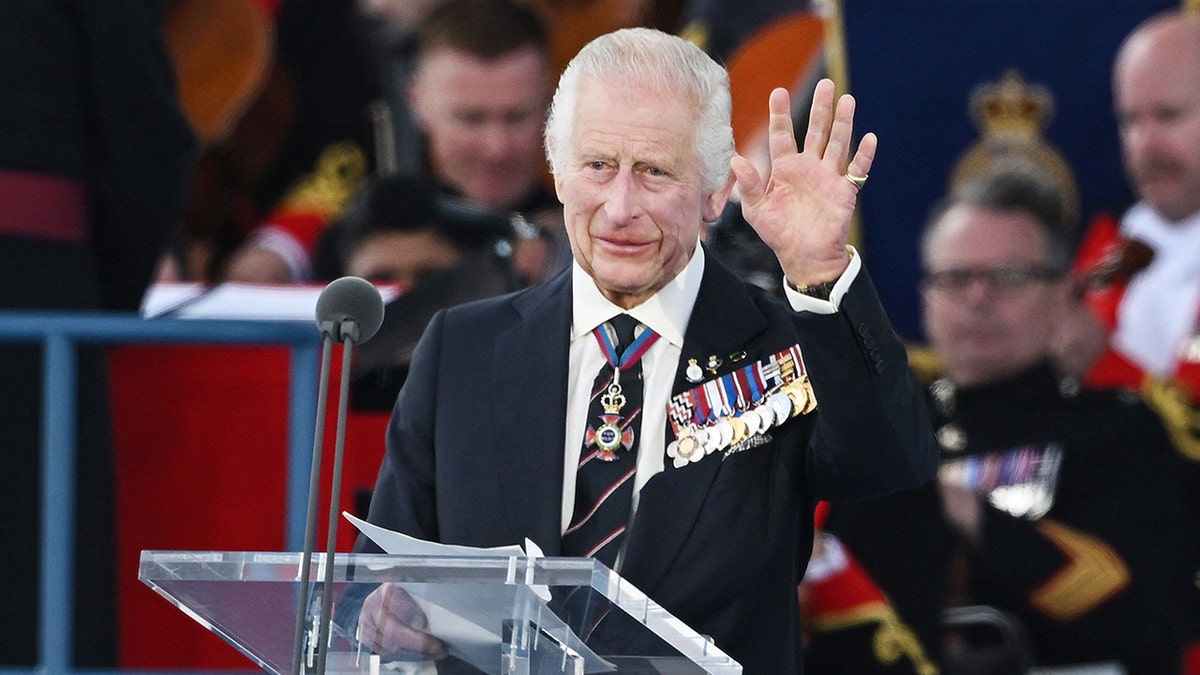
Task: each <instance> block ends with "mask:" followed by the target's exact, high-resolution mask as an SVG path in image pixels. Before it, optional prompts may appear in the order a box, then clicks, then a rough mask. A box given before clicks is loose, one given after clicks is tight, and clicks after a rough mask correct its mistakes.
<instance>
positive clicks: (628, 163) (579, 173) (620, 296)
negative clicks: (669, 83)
mask: <svg viewBox="0 0 1200 675" xmlns="http://www.w3.org/2000/svg"><path fill="white" fill-rule="evenodd" d="M574 114H575V126H574V130H573V132H572V136H571V139H570V147H569V148H568V159H567V163H566V166H565V168H564V169H563V171H562V172H561V173H560V174H558V175H556V176H555V188H556V190H557V192H558V198H559V200H561V201H562V203H563V205H564V207H565V209H564V211H565V217H566V225H567V235H568V237H569V238H570V240H571V251H572V252H573V254H574V256H575V259H576V260H577V261H578V262H579V265H580V266H581V267H582V268H583V269H584V270H585V271H587V273H588V274H590V275H591V277H592V278H593V279H594V280H595V282H596V286H597V287H598V288H599V289H600V291H601V292H602V293H604V295H605V297H607V298H608V299H609V300H611V301H612V302H614V303H615V304H617V305H620V306H622V307H626V308H628V307H633V306H635V305H637V304H639V303H641V302H643V301H645V300H646V299H648V298H649V297H650V296H651V295H653V294H654V293H656V292H657V291H658V290H659V289H661V288H662V287H663V286H665V285H666V284H667V282H668V281H670V280H671V279H672V278H674V277H675V276H676V275H677V274H678V273H679V272H681V271H682V270H683V268H684V267H685V266H686V265H687V262H688V260H690V259H691V256H692V253H693V252H694V251H695V248H696V244H697V242H698V241H699V236H700V228H701V227H702V226H703V224H704V222H705V221H712V220H715V219H716V217H717V216H718V215H719V214H720V212H721V208H722V207H723V206H724V205H725V199H726V198H727V197H728V193H729V190H728V188H724V189H721V190H717V191H716V192H706V191H705V190H704V188H703V184H702V180H701V175H700V160H699V158H698V157H697V156H696V151H695V147H694V143H693V133H694V129H695V124H696V121H695V117H696V116H695V111H694V110H693V109H692V106H690V105H689V104H688V103H687V102H686V101H684V100H682V99H681V98H680V97H678V96H672V95H669V94H668V95H664V94H663V93H662V92H658V91H655V90H654V89H653V88H650V87H648V86H645V85H640V84H637V83H615V84H614V83H607V82H597V81H593V82H585V83H583V84H581V88H580V91H579V99H578V102H577V104H576V107H575V111H574Z"/></svg>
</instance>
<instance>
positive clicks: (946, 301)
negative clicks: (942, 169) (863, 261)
mask: <svg viewBox="0 0 1200 675" xmlns="http://www.w3.org/2000/svg"><path fill="white" fill-rule="evenodd" d="M1062 220H1063V219H1062V216H1061V209H1060V207H1059V202H1058V199H1057V196H1056V194H1055V192H1054V189H1053V187H1050V186H1047V185H1043V184H1042V183H1041V182H1039V181H1038V180H1037V179H1035V178H1034V177H1032V176H1031V175H1029V174H1019V173H1011V172H1009V173H996V174H992V175H987V176H984V177H981V178H979V179H976V180H975V181H973V182H971V183H968V184H966V185H964V186H963V187H962V188H961V189H960V190H958V191H956V192H955V193H954V194H953V195H952V196H951V197H950V198H949V199H948V200H947V201H946V202H945V203H944V204H942V205H941V206H940V207H939V208H938V209H937V210H936V211H935V214H934V216H933V218H932V220H931V221H930V224H929V226H928V228H927V230H926V232H925V233H924V236H923V239H922V250H921V254H922V261H923V264H924V269H925V278H924V280H923V282H922V288H921V291H922V298H923V303H924V316H923V319H924V325H925V330H926V333H927V335H928V337H929V340H930V343H931V345H932V347H933V348H934V350H935V351H936V353H937V356H938V357H939V359H940V362H941V365H942V377H941V378H940V379H938V380H936V381H935V382H934V383H933V384H932V386H931V387H930V395H929V401H930V412H931V415H932V419H933V423H934V429H935V432H936V437H937V439H938V442H939V444H940V445H941V449H942V462H941V468H940V470H939V474H938V480H937V481H936V485H935V484H930V485H929V486H928V489H926V490H925V491H924V492H923V493H920V492H918V493H908V494H905V495H900V496H898V497H895V498H891V497H889V498H887V499H884V500H878V501H875V502H871V503H867V504H835V505H834V506H833V509H832V511H831V513H830V514H829V518H828V520H827V521H826V527H827V529H828V530H829V531H831V532H833V533H834V534H836V535H838V536H839V538H841V539H842V541H843V542H844V543H845V544H846V545H847V547H848V548H850V549H851V550H852V551H853V552H854V554H855V555H856V556H859V557H860V559H861V560H862V561H863V563H864V565H865V566H866V567H867V568H868V571H870V572H872V573H873V574H874V575H875V576H876V578H880V579H886V578H896V577H897V576H898V575H897V574H895V572H896V571H897V570H896V568H897V567H901V566H905V565H909V566H911V565H913V564H921V565H924V564H926V563H925V560H927V559H929V560H932V559H938V556H913V555H902V554H898V553H897V552H896V551H895V550H891V551H888V550H884V549H885V548H887V547H886V546H884V545H883V544H881V543H880V541H879V538H880V537H882V536H883V535H882V534H880V533H878V532H877V530H878V528H877V527H872V526H871V523H877V522H879V520H878V518H883V517H887V514H888V513H889V512H893V511H896V510H899V509H906V510H907V513H908V517H907V518H904V521H905V522H909V523H914V525H912V526H911V527H913V528H915V529H914V531H913V532H912V533H910V534H911V535H912V536H911V537H910V540H911V541H917V540H918V539H922V538H924V539H925V540H929V539H933V540H941V541H943V542H947V543H948V542H953V543H952V544H951V545H952V547H953V548H954V549H955V550H956V554H955V555H954V556H953V557H954V559H955V560H957V561H960V562H961V563H962V568H963V569H962V570H959V571H957V572H956V573H955V574H952V575H950V576H951V579H952V581H951V580H947V582H946V592H947V594H948V597H949V598H950V599H951V603H962V604H985V605H992V606H994V607H997V608H999V609H1002V610H1004V611H1006V612H1008V613H1010V614H1011V615H1013V616H1015V617H1016V618H1018V619H1019V621H1020V622H1021V623H1022V624H1024V626H1025V628H1026V629H1027V631H1028V633H1029V636H1030V640H1031V643H1032V647H1033V651H1034V658H1035V659H1036V662H1037V664H1038V665H1044V666H1049V665H1068V664H1082V663H1098V662H1118V663H1120V664H1121V665H1122V666H1124V668H1125V669H1126V671H1127V672H1131V673H1177V672H1178V669H1179V663H1180V651H1181V637H1180V624H1179V617H1178V616H1177V610H1178V607H1177V605H1175V604H1173V603H1175V602H1176V601H1177V598H1178V597H1179V590H1180V589H1181V588H1182V587H1183V584H1184V583H1186V579H1185V576H1186V572H1185V570H1186V567H1185V565H1184V561H1183V560H1182V559H1181V557H1180V556H1181V554H1182V551H1181V550H1180V549H1181V548H1182V546H1183V545H1182V544H1181V543H1180V542H1181V540H1182V539H1183V538H1184V530H1183V529H1182V528H1183V527H1184V526H1183V524H1182V522H1183V521H1182V519H1183V515H1182V514H1183V510H1182V509H1183V507H1182V495H1181V492H1180V490H1179V489H1178V486H1177V485H1176V484H1175V483H1174V480H1175V472H1173V470H1172V469H1171V468H1170V467H1171V466H1172V465H1171V464H1170V462H1171V461H1173V459H1172V455H1173V453H1172V450H1171V447H1170V444H1169V441H1168V439H1167V436H1166V433H1165V431H1164V429H1163V427H1162V425H1161V423H1160V422H1159V420H1158V418H1157V417H1156V416H1155V415H1154V414H1153V413H1152V412H1151V411H1150V410H1149V409H1148V408H1147V407H1146V406H1145V405H1143V404H1142V403H1140V402H1139V401H1138V399H1136V398H1135V397H1134V396H1132V395H1124V394H1120V393H1117V392H1116V391H1097V390H1087V389H1083V388H1081V387H1080V386H1079V384H1078V383H1077V382H1075V381H1074V380H1071V379H1067V378H1063V377H1061V376H1060V375H1059V374H1058V373H1057V372H1056V371H1055V369H1054V368H1053V366H1052V365H1051V362H1050V360H1049V356H1050V353H1051V351H1050V350H1051V344H1052V342H1053V339H1054V335H1055V330H1056V316H1058V315H1059V313H1060V312H1061V311H1062V308H1063V307H1065V306H1066V303H1067V302H1068V301H1069V300H1070V293H1071V289H1070V285H1069V282H1068V279H1067V276H1066V270H1067V266H1068V260H1069V252H1068V249H1067V245H1066V243H1065V237H1064V232H1066V231H1067V228H1066V227H1065V224H1064V223H1063V222H1062ZM916 504H919V505H921V507H920V508H926V509H928V512H927V513H926V514H925V515H926V518H924V520H925V522H926V523H927V525H926V526H925V527H923V528H922V527H921V526H919V525H916V524H915V523H918V522H920V519H918V518H914V517H913V514H912V511H913V509H914V508H915V507H914V505H916ZM939 504H940V507H939ZM868 515H869V517H864V516H868ZM938 531H943V532H945V534H946V536H944V537H938V536H936V533H937V532H938ZM943 545H945V544H943ZM893 549H894V547H893ZM914 557H916V558H921V559H922V562H921V563H914V562H913V561H912V559H913V558H914ZM872 565H875V566H876V567H874V568H873V567H872ZM889 566H890V567H889ZM884 590H888V589H886V588H885V589H884ZM946 656H947V658H952V657H953V655H952V654H947V655H946Z"/></svg>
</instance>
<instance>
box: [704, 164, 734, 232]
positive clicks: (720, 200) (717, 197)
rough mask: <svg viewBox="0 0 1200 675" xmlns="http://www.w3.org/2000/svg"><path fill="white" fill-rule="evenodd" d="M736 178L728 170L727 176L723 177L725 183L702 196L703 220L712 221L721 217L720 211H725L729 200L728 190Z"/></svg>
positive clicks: (731, 187)
mask: <svg viewBox="0 0 1200 675" xmlns="http://www.w3.org/2000/svg"><path fill="white" fill-rule="evenodd" d="M736 180H737V178H736V177H735V176H734V175H733V172H730V174H729V177H728V178H727V179H725V185H723V186H721V187H719V188H717V189H716V190H713V191H712V192H710V193H709V194H708V196H707V197H705V198H704V222H706V223H712V222H715V221H716V220H717V218H719V217H721V213H722V212H724V211H725V204H726V203H727V202H728V201H729V192H730V191H731V190H733V184H734V182H735V181H736Z"/></svg>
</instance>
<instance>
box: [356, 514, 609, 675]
mask: <svg viewBox="0 0 1200 675" xmlns="http://www.w3.org/2000/svg"><path fill="white" fill-rule="evenodd" d="M342 515H343V516H344V517H345V518H346V519H347V520H349V521H350V522H351V523H353V524H354V526H355V527H357V528H358V529H359V531H361V532H362V533H363V534H365V535H366V536H367V537H368V538H369V539H370V540H371V541H373V542H375V543H376V544H377V545H378V546H379V547H380V548H381V549H383V550H384V551H385V552H386V553H389V554H394V555H417V556H459V557H510V556H514V555H517V556H525V555H526V552H525V551H522V550H521V547H520V546H517V545H515V544H514V545H510V546H500V547H495V548H478V547H473V546H455V545H450V544H439V543H437V542H432V541H427V540H424V539H418V538H416V537H410V536H409V535H406V534H403V533H401V532H396V531H394V530H389V529H387V528H384V527H379V526H378V525H374V524H372V523H369V522H367V521H365V520H363V519H362V518H358V517H355V516H354V515H353V514H350V513H348V512H346V511H343V512H342ZM525 548H526V551H528V552H529V554H528V557H540V556H541V555H542V551H541V549H540V548H538V546H537V545H536V544H534V543H533V542H532V541H530V540H529V539H526V540H525ZM471 586H472V588H471V590H470V592H463V591H462V589H461V588H460V587H457V586H456V585H454V584H423V583H422V584H405V585H404V587H405V589H406V590H407V591H408V592H409V594H410V595H411V596H412V597H413V600H414V601H415V602H416V603H417V605H418V606H420V607H421V609H422V610H423V611H424V612H425V616H426V619H427V620H428V622H429V628H428V632H429V633H430V634H431V635H435V636H437V637H438V638H440V639H442V640H443V641H445V642H446V644H447V645H449V646H450V648H451V653H452V654H454V655H455V656H456V657H458V658H460V659H463V660H464V661H466V662H468V663H470V664H471V665H473V666H475V667H476V668H479V669H480V670H483V671H484V672H487V673H494V672H499V665H500V664H499V660H500V657H499V654H500V644H501V639H502V636H501V632H500V625H499V621H498V619H497V612H496V610H497V608H499V607H509V608H511V609H512V614H513V616H509V617H507V618H513V619H520V620H529V621H532V622H534V623H535V624H536V625H537V626H539V627H540V628H541V629H542V630H544V631H546V632H547V634H549V635H553V636H554V637H555V639H557V640H559V641H561V642H562V643H564V644H566V645H568V647H569V648H570V649H571V650H572V651H574V652H575V653H577V654H579V655H580V656H582V657H583V659H584V669H585V672H588V673H603V672H611V671H614V670H615V668H613V667H612V665H611V664H610V663H608V662H607V661H605V660H604V659H602V658H601V657H600V656H599V655H597V654H596V653H595V652H593V651H592V650H591V649H589V648H588V647H587V645H585V644H584V643H583V642H582V641H581V640H579V638H578V637H576V636H575V634H574V633H572V632H571V630H570V628H569V627H568V626H567V625H566V624H565V623H563V621H562V620H561V619H559V618H558V616H557V615H556V614H554V612H552V611H551V610H550V609H549V608H548V607H546V604H545V603H546V602H548V601H549V600H550V589H549V588H547V587H546V586H542V585H524V584H502V585H488V584H472V585H471Z"/></svg>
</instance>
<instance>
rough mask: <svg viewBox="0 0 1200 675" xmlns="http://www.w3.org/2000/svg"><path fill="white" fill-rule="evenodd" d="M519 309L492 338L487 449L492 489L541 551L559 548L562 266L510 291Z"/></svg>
mask: <svg viewBox="0 0 1200 675" xmlns="http://www.w3.org/2000/svg"><path fill="white" fill-rule="evenodd" d="M514 309H515V310H516V311H517V312H518V313H519V314H520V315H521V318H520V320H518V321H516V322H515V323H514V324H513V326H511V327H510V328H509V329H508V330H505V331H503V332H501V333H500V334H499V335H497V337H496V343H495V352H494V354H493V357H492V360H493V363H494V364H495V368H494V370H493V381H492V382H491V383H490V385H491V386H490V387H489V391H488V392H487V393H486V394H485V395H490V396H491V397H492V408H491V409H492V410H495V411H498V413H499V414H497V415H496V419H495V420H492V421H491V424H492V425H493V427H494V429H495V433H494V435H493V438H495V439H497V441H498V442H497V443H495V444H493V451H494V452H496V453H497V456H496V457H495V462H494V466H495V467H496V472H497V478H498V480H499V489H500V490H502V491H503V492H504V497H503V503H505V504H507V510H508V515H509V520H510V523H511V526H512V527H513V529H514V531H515V532H526V533H529V538H530V539H533V540H534V541H535V542H536V543H537V544H538V545H539V546H541V547H542V549H543V550H544V551H545V553H546V555H557V554H558V551H559V546H560V541H559V530H560V529H561V522H560V518H561V515H560V511H561V510H562V508H561V506H562V489H563V486H562V478H563V445H564V444H565V442H566V441H565V438H564V434H565V429H566V409H567V393H566V392H567V367H568V353H567V347H568V335H569V332H570V322H571V284H570V271H569V270H568V271H567V272H566V273H564V274H562V275H560V276H559V277H557V278H556V279H555V280H553V281H551V282H550V283H549V284H547V285H546V286H542V287H538V288H536V289H535V290H533V291H531V292H529V293H525V294H522V295H520V296H517V298H516V299H515V301H514Z"/></svg>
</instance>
